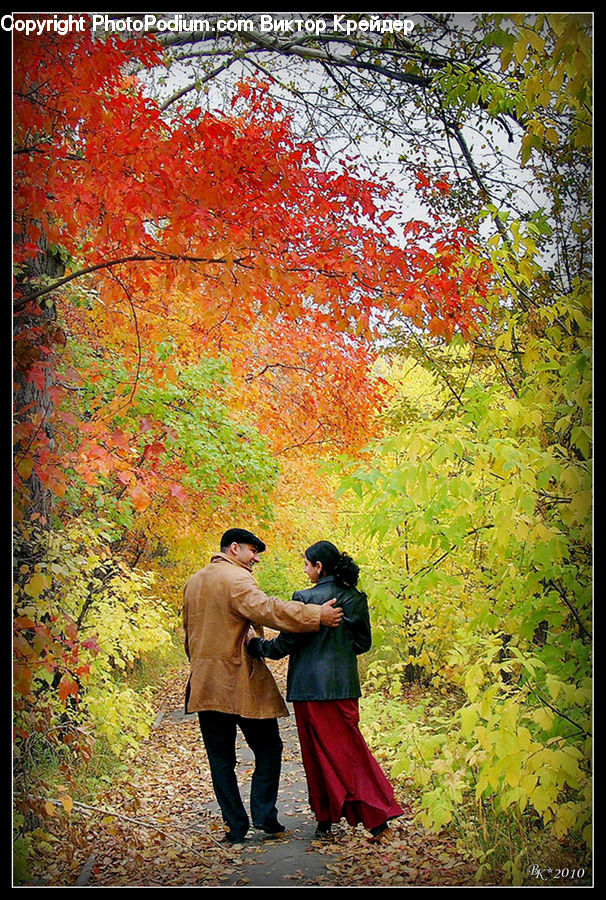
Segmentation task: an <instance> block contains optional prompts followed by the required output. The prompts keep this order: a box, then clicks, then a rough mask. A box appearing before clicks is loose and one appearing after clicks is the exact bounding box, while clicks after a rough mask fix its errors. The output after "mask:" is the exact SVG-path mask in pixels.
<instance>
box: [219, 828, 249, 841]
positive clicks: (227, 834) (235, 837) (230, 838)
mask: <svg viewBox="0 0 606 900" xmlns="http://www.w3.org/2000/svg"><path fill="white" fill-rule="evenodd" d="M245 841H246V837H245V835H237V834H232V833H231V831H226V832H225V834H224V835H223V837H222V838H221V843H222V844H243V843H244V842H245Z"/></svg>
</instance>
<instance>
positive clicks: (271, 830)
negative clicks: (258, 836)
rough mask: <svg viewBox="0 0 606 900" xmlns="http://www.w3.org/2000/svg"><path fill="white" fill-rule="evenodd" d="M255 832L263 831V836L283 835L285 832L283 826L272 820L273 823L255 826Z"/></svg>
mask: <svg viewBox="0 0 606 900" xmlns="http://www.w3.org/2000/svg"><path fill="white" fill-rule="evenodd" d="M255 828H256V829H257V831H264V832H265V834H283V833H284V832H285V831H286V828H285V827H284V825H282V824H281V823H280V822H278V820H277V819H274V820H273V822H266V823H265V825H255Z"/></svg>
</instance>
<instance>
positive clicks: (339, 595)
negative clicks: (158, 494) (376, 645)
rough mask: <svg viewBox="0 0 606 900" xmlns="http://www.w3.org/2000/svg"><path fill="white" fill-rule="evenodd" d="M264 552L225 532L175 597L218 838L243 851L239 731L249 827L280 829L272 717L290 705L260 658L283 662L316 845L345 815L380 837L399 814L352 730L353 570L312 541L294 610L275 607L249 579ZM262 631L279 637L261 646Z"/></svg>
mask: <svg viewBox="0 0 606 900" xmlns="http://www.w3.org/2000/svg"><path fill="white" fill-rule="evenodd" d="M265 549H266V547H265V544H264V543H263V541H262V540H260V539H259V538H258V537H256V536H255V535H254V534H252V533H251V532H250V531H246V530H244V529H241V528H231V529H229V530H228V531H226V532H225V534H224V535H223V537H222V539H221V552H220V553H217V554H215V555H214V556H213V557H212V558H211V561H210V563H209V565H207V566H206V567H205V568H204V569H201V570H200V571H199V572H196V573H195V575H192V576H191V577H190V578H189V580H188V582H187V584H186V586H185V590H184V603H183V623H184V628H185V650H186V653H187V656H188V659H189V660H190V670H191V671H190V677H189V680H188V684H187V689H186V697H185V708H186V711H187V712H188V713H192V712H197V713H198V719H199V722H200V730H201V732H202V738H203V741H204V746H205V748H206V753H207V756H208V762H209V766H210V772H211V778H212V783H213V788H214V791H215V795H216V797H217V801H218V803H219V806H220V808H221V812H222V815H223V819H224V822H225V824H226V826H227V829H228V830H227V832H226V835H225V840H226V841H228V842H231V843H241V842H242V841H244V839H245V835H246V832H247V831H248V829H249V826H250V821H249V818H248V815H247V813H246V810H245V808H244V804H243V803H242V798H241V796H240V791H239V788H238V782H237V779H236V774H235V768H236V730H237V728H238V727H239V728H240V729H241V731H242V733H243V735H244V738H245V740H246V742H247V744H248V745H249V747H250V748H251V750H252V751H253V753H254V756H255V770H254V774H253V777H252V784H251V796H250V807H251V814H252V821H253V826H254V827H255V828H257V829H259V830H261V831H264V832H266V833H267V834H278V833H281V832H283V831H284V830H285V829H284V826H283V825H282V824H281V823H280V822H279V821H278V812H277V808H276V801H277V796H278V785H279V780H280V767H281V760H282V740H281V738H280V732H279V729H278V718H279V717H280V716H287V715H288V709H287V707H286V704H285V702H284V699H283V698H282V696H281V694H280V692H279V690H278V688H277V685H276V683H275V681H274V679H273V676H272V674H271V672H270V670H269V669H268V667H267V665H266V664H265V661H264V660H265V659H266V658H268V659H281V658H282V657H284V656H286V655H290V660H289V666H288V675H287V695H286V697H287V700H288V701H292V703H293V706H294V710H295V718H296V723H297V730H298V733H299V740H300V743H301V754H302V758H303V766H304V768H305V774H306V777H307V785H308V790H309V803H310V806H311V809H312V811H313V813H314V815H315V817H316V822H317V825H316V835H317V837H319V838H323V839H324V838H329V836H330V831H331V826H332V824H333V823H337V822H339V821H340V819H341V818H342V817H344V818H345V819H346V820H347V822H349V824H351V825H356V824H357V823H358V822H362V823H363V825H364V827H365V828H366V829H368V831H370V832H371V836H372V837H371V839H372V840H384V839H385V838H386V837H388V835H389V828H388V822H389V820H390V819H393V818H395V817H397V816H400V815H402V812H403V811H402V809H401V808H400V806H399V805H398V804H397V803H396V802H395V800H394V795H393V790H392V788H391V786H390V784H389V782H388V781H387V779H386V778H385V775H384V774H383V772H382V770H381V768H380V767H379V765H378V763H377V762H376V760H375V759H374V757H373V756H372V754H371V753H370V750H369V749H368V747H367V745H366V743H365V741H364V738H363V737H362V734H361V733H360V730H359V727H358V721H359V720H358V698H359V697H360V695H361V691H360V680H359V677H358V665H357V656H358V654H360V653H365V652H366V651H367V650H368V649H369V648H370V645H371V630H370V620H369V615H368V604H367V600H366V595H365V594H364V593H362V592H361V591H359V590H358V589H357V588H356V584H357V580H358V567H357V566H356V564H355V563H354V561H353V560H352V559H351V558H350V557H349V556H347V555H346V554H344V553H340V552H339V551H338V549H337V548H336V547H335V546H334V544H331V543H330V542H329V541H319V542H318V543H316V544H313V545H312V546H311V547H309V548H308V549H307V550H306V551H305V573H306V574H307V576H308V578H309V580H310V581H311V582H312V587H311V588H309V589H307V590H302V591H296V592H295V593H294V594H293V598H292V600H293V601H295V602H283V601H282V600H278V599H277V598H274V597H268V596H267V595H266V594H264V593H263V591H261V589H260V588H259V587H258V585H257V583H256V581H255V579H254V577H253V574H252V568H253V566H254V565H255V564H256V563H258V562H260V559H259V554H261V553H263V551H264V550H265ZM263 626H269V627H271V628H274V629H277V630H279V631H280V634H279V635H278V636H277V637H276V638H275V639H274V640H266V639H265V638H264V637H262V633H263Z"/></svg>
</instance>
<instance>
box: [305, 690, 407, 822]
mask: <svg viewBox="0 0 606 900" xmlns="http://www.w3.org/2000/svg"><path fill="white" fill-rule="evenodd" d="M293 706H294V708H295V717H296V721H297V729H298V732H299V741H300V743H301V754H302V756H303V766H304V768H305V774H306V776H307V786H308V789H309V805H310V806H311V809H312V811H313V813H314V815H315V816H316V819H317V820H318V821H319V822H335V823H336V822H339V821H340V819H341V818H342V817H345V819H346V820H347V821H348V822H349V824H350V825H357V824H358V822H362V824H363V825H364V827H365V828H367V829H368V830H370V829H371V828H376V827H377V826H379V825H382V824H383V823H384V822H386V821H387V820H388V819H394V818H396V816H401V815H403V814H404V810H403V809H402V808H401V807H400V806H399V805H398V803H396V801H395V799H394V792H393V788H392V786H391V785H390V783H389V781H388V780H387V778H386V777H385V775H384V773H383V770H382V769H381V767H380V766H379V764H378V762H377V761H376V759H375V758H374V756H373V755H372V753H371V752H370V750H369V749H368V745H367V744H366V741H365V740H364V738H363V736H362V734H361V732H360V728H359V721H360V716H359V711H358V701H357V700H356V699H351V700H307V701H295V702H294V703H293Z"/></svg>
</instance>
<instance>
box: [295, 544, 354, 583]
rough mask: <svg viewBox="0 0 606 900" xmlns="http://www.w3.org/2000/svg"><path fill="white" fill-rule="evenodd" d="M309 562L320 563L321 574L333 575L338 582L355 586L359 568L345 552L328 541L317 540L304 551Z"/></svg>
mask: <svg viewBox="0 0 606 900" xmlns="http://www.w3.org/2000/svg"><path fill="white" fill-rule="evenodd" d="M305 556H306V557H307V559H308V560H309V561H310V563H312V564H315V563H317V562H321V563H322V574H323V575H334V577H335V580H336V581H337V583H338V584H342V585H344V586H345V587H355V586H356V584H357V583H358V575H359V573H360V568H359V566H357V565H356V564H355V562H354V561H353V559H352V558H351V556H348V555H347V553H340V552H339V550H338V549H337V548H336V547H335V545H334V544H331V542H330V541H318V542H317V543H316V544H312V545H311V547H308V548H307V550H306V551H305Z"/></svg>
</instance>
